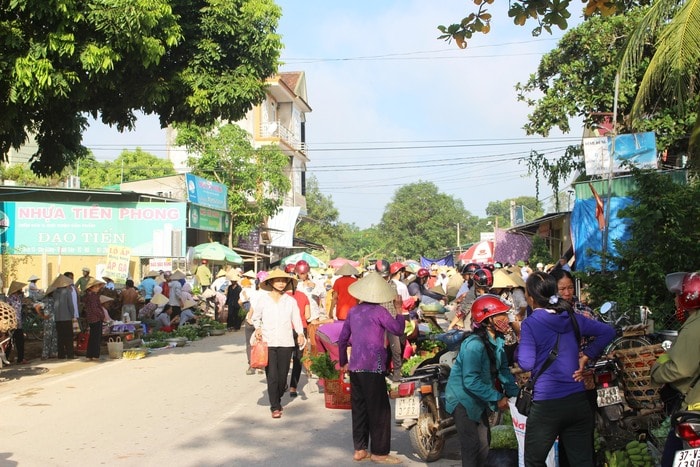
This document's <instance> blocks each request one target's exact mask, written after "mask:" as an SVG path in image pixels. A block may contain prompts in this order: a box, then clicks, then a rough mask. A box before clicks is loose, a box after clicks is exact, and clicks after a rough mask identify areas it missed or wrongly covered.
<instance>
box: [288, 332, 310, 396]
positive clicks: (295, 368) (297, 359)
mask: <svg viewBox="0 0 700 467" xmlns="http://www.w3.org/2000/svg"><path fill="white" fill-rule="evenodd" d="M292 334H293V336H294V352H292V376H291V377H290V378H289V387H290V388H294V389H296V388H297V385H298V384H299V378H300V377H301V357H302V356H303V354H304V351H303V350H299V345H298V344H297V338H298V337H299V335H298V334H297V332H296V331H292ZM304 337H307V338H308V336H307V335H306V329H304ZM306 345H309V344H308V342H307V343H306Z"/></svg>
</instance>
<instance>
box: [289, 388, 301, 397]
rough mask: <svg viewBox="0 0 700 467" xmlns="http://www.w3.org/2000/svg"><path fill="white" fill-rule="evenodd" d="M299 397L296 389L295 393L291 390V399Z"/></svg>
mask: <svg viewBox="0 0 700 467" xmlns="http://www.w3.org/2000/svg"><path fill="white" fill-rule="evenodd" d="M298 395H299V393H298V392H297V390H296V389H294V390H293V391H292V390H291V389H290V390H289V397H297V396H298Z"/></svg>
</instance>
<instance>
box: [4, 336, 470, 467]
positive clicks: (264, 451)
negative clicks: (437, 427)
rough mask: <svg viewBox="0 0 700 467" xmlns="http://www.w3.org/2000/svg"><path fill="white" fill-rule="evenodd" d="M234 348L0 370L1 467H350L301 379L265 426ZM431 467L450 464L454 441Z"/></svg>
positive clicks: (404, 447) (213, 343)
mask: <svg viewBox="0 0 700 467" xmlns="http://www.w3.org/2000/svg"><path fill="white" fill-rule="evenodd" d="M243 339H244V336H243V333H242V332H236V333H228V334H226V335H224V336H218V337H208V338H205V339H203V340H200V341H196V342H193V343H191V344H189V345H188V346H186V347H183V348H175V349H169V350H163V351H157V352H153V353H151V354H150V355H149V356H148V357H147V358H145V359H142V360H106V361H103V362H99V363H98V362H95V363H92V362H87V361H84V359H80V360H74V361H70V362H66V361H63V362H57V361H55V360H53V361H48V362H40V361H37V362H38V363H36V364H35V365H33V366H31V367H14V368H13V367H10V368H9V369H0V407H2V417H1V420H2V428H1V429H0V433H2V435H1V436H2V442H1V443H0V466H15V465H17V466H22V467H23V466H54V465H55V466H62V465H72V466H74V465H80V466H96V465H108V466H112V465H114V466H139V467H146V466H204V467H207V466H239V465H240V466H258V465H260V466H262V465H265V466H296V465H299V466H329V465H333V466H346V465H347V466H350V465H353V464H354V465H357V464H358V463H356V462H353V461H352V452H353V450H352V439H351V432H350V430H351V423H350V411H348V410H331V409H326V408H325V406H324V399H323V394H320V393H319V392H318V389H317V384H316V381H317V380H315V379H312V380H310V381H308V380H307V379H306V377H305V376H303V375H302V381H301V386H300V393H301V395H300V397H297V398H296V399H294V400H291V399H290V398H289V397H288V396H285V398H284V399H283V405H284V406H285V410H284V415H283V417H282V418H281V419H279V420H274V419H272V418H271V417H270V411H269V408H268V402H267V395H266V392H265V384H264V381H265V380H264V375H254V376H247V375H245V369H246V367H247V366H246V359H245V346H244V340H243ZM391 443H392V444H391V445H392V452H393V453H394V454H396V455H397V456H398V457H399V458H400V459H402V460H403V461H404V465H428V464H425V463H423V462H420V461H419V459H418V458H417V457H416V456H415V455H414V454H413V453H412V451H411V447H410V443H409V440H408V435H407V433H406V432H405V431H404V430H403V429H402V428H401V427H400V426H396V427H394V428H393V432H392V441H391ZM369 464H371V463H369ZM430 465H431V466H458V465H461V461H460V456H459V446H458V442H457V439H456V437H453V438H451V439H450V440H448V442H447V445H446V447H445V451H444V458H443V459H442V460H440V461H437V462H433V463H431V464H430Z"/></svg>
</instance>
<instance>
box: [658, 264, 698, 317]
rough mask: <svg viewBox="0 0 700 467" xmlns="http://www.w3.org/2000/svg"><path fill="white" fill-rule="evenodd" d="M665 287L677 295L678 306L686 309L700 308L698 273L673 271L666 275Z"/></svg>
mask: <svg viewBox="0 0 700 467" xmlns="http://www.w3.org/2000/svg"><path fill="white" fill-rule="evenodd" d="M666 287H667V288H668V290H669V291H671V292H673V293H675V294H676V295H678V306H679V307H680V308H682V309H683V310H686V311H691V310H697V309H698V308H700V273H698V272H674V273H673V274H669V275H667V276H666Z"/></svg>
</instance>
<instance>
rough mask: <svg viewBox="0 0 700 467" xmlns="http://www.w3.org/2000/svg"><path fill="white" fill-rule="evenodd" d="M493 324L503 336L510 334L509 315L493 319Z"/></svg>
mask: <svg viewBox="0 0 700 467" xmlns="http://www.w3.org/2000/svg"><path fill="white" fill-rule="evenodd" d="M491 324H492V325H493V328H494V329H495V330H496V331H497V332H500V333H501V334H507V333H508V332H510V321H509V320H508V316H507V315H497V316H494V317H493V318H491Z"/></svg>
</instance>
